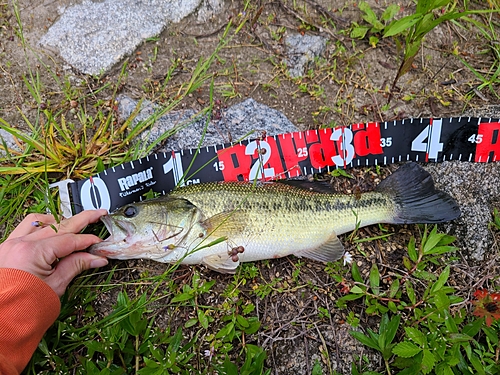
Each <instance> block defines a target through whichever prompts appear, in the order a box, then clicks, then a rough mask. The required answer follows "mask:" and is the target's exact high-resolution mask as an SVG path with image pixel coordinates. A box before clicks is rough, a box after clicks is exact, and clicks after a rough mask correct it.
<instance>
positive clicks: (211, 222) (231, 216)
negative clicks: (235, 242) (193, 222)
mask: <svg viewBox="0 0 500 375" xmlns="http://www.w3.org/2000/svg"><path fill="white" fill-rule="evenodd" d="M247 221H248V220H247V217H246V216H245V215H244V213H243V211H241V210H232V211H228V212H221V213H220V214H217V215H214V216H212V217H209V218H208V219H206V220H205V221H203V223H202V225H203V227H205V228H206V231H207V234H212V236H215V237H227V238H231V237H234V235H235V234H238V233H241V232H242V231H243V230H244V229H245V228H246V226H247Z"/></svg>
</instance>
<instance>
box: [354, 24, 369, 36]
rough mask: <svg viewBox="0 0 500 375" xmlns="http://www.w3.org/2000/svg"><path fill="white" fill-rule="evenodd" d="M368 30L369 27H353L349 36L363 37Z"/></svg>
mask: <svg viewBox="0 0 500 375" xmlns="http://www.w3.org/2000/svg"><path fill="white" fill-rule="evenodd" d="M368 30H370V28H369V27H365V26H358V27H354V28H353V29H352V30H351V34H350V37H351V38H353V39H363V38H364V37H365V36H366V33H367V32H368Z"/></svg>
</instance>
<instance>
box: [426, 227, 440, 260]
mask: <svg viewBox="0 0 500 375" xmlns="http://www.w3.org/2000/svg"><path fill="white" fill-rule="evenodd" d="M443 237H444V233H438V232H437V225H434V227H433V228H432V231H431V233H429V236H428V237H427V240H426V241H425V242H424V244H423V245H424V254H427V252H428V251H430V250H431V249H432V248H433V247H434V246H436V245H437V244H438V243H439V241H441V238H443Z"/></svg>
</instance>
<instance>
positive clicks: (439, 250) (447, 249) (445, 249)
mask: <svg viewBox="0 0 500 375" xmlns="http://www.w3.org/2000/svg"><path fill="white" fill-rule="evenodd" d="M457 250H458V248H457V247H455V246H436V247H434V248H433V249H431V250H429V252H428V253H427V254H426V255H432V254H446V253H452V252H455V251H457Z"/></svg>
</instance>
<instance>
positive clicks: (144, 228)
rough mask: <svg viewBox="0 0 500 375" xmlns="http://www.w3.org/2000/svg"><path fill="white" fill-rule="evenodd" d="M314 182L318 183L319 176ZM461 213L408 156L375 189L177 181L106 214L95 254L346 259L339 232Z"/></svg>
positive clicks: (164, 258) (217, 264) (234, 261)
mask: <svg viewBox="0 0 500 375" xmlns="http://www.w3.org/2000/svg"><path fill="white" fill-rule="evenodd" d="M313 184H314V183H313ZM458 216H460V210H459V208H458V206H457V204H456V202H455V201H454V199H453V198H452V197H451V196H449V195H448V194H446V193H444V192H442V191H438V190H436V189H435V188H434V181H433V180H432V177H431V176H430V175H429V173H427V172H426V171H425V170H424V169H422V168H421V167H420V166H418V165H417V164H415V163H409V164H405V165H403V166H402V167H400V168H399V169H398V170H397V171H396V172H394V173H393V174H392V175H390V176H389V177H387V178H386V179H385V180H383V181H382V182H381V183H380V184H379V185H378V186H377V188H376V189H375V191H373V192H368V193H363V194H360V195H359V194H358V195H342V194H333V193H325V192H324V191H316V189H315V188H312V189H310V188H309V189H305V188H303V187H300V188H299V187H295V186H293V184H288V183H280V182H274V183H258V184H252V183H245V182H221V183H202V184H196V185H189V186H185V187H181V188H178V189H176V190H174V191H173V192H171V193H170V194H169V195H166V196H163V197H159V198H155V199H151V200H146V201H143V202H139V203H133V204H129V205H126V206H124V207H122V208H120V209H118V210H117V211H115V212H114V213H112V214H110V215H107V216H103V217H102V218H101V220H102V221H103V222H104V224H105V225H106V227H107V229H108V231H109V233H110V236H109V238H107V239H106V240H105V241H103V242H101V243H99V244H96V245H93V246H92V247H91V249H90V251H91V252H92V253H93V254H97V255H101V256H106V257H108V258H115V259H132V258H148V259H153V260H156V261H159V262H165V263H174V262H181V263H183V264H204V265H206V266H208V267H209V268H211V269H213V270H215V271H219V272H224V273H233V272H235V270H236V268H237V267H238V265H239V263H240V262H250V261H256V260H262V259H271V258H280V257H284V256H287V255H290V254H293V255H296V256H298V257H306V258H310V259H314V260H318V261H323V262H330V261H336V260H338V259H340V258H341V257H342V256H343V254H344V248H343V246H342V244H341V243H340V241H339V239H338V237H337V236H338V235H340V234H342V233H346V232H349V231H352V230H354V229H355V228H357V227H364V226H367V225H371V224H376V223H390V224H406V223H441V222H445V221H450V220H453V219H455V218H457V217H458Z"/></svg>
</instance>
